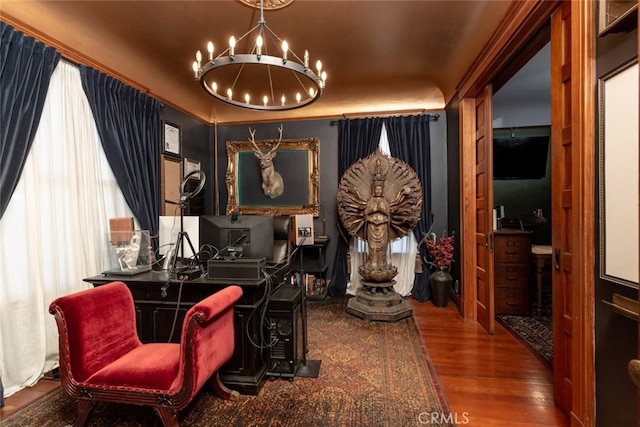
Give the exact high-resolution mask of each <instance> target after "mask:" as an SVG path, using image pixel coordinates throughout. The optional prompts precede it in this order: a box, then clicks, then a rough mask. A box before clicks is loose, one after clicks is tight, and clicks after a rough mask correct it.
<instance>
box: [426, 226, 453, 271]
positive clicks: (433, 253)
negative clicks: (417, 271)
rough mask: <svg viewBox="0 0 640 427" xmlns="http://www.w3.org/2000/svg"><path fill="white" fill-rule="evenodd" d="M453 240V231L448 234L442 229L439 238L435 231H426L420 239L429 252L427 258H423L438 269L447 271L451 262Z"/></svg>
mask: <svg viewBox="0 0 640 427" xmlns="http://www.w3.org/2000/svg"><path fill="white" fill-rule="evenodd" d="M453 242H454V238H453V233H452V234H451V236H448V235H447V232H446V231H444V232H443V233H442V236H441V237H440V239H438V237H437V236H436V233H427V234H426V235H425V236H424V238H423V239H422V243H424V244H425V246H426V247H427V252H428V254H429V259H425V262H426V263H427V264H428V265H430V266H432V267H435V268H436V269H438V270H441V271H447V270H448V269H449V267H451V264H452V263H453Z"/></svg>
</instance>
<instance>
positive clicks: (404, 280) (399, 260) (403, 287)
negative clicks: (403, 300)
mask: <svg viewBox="0 0 640 427" xmlns="http://www.w3.org/2000/svg"><path fill="white" fill-rule="evenodd" d="M379 147H380V150H381V151H382V152H383V153H384V154H387V155H390V154H391V150H390V149H389V140H388V138H387V129H386V127H385V125H384V123H383V124H382V132H381V134H380V144H379ZM417 247H418V243H417V242H416V238H415V237H414V236H413V233H411V232H410V233H409V234H408V235H406V236H405V237H403V238H402V239H398V240H396V241H394V242H392V243H391V245H389V257H390V259H389V261H390V262H391V264H392V265H394V266H396V267H397V268H398V275H397V276H396V277H395V281H396V283H395V285H393V290H395V291H396V292H397V293H398V294H400V295H401V296H403V297H406V296H408V295H411V289H412V288H413V281H414V279H415V268H416V265H415V258H416V252H417ZM366 254H367V243H366V242H365V241H364V240H362V239H359V238H353V239H351V244H350V246H349V258H350V268H351V280H350V281H349V283H347V294H349V295H356V293H357V292H358V290H359V289H361V288H362V279H361V277H360V273H358V268H359V267H360V266H361V265H362V264H364V262H365V258H366Z"/></svg>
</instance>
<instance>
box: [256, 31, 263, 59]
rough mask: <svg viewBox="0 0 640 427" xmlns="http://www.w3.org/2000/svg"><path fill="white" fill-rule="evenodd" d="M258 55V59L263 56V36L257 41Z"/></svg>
mask: <svg viewBox="0 0 640 427" xmlns="http://www.w3.org/2000/svg"><path fill="white" fill-rule="evenodd" d="M256 55H258V58H260V55H262V36H261V35H260V36H258V39H257V40H256Z"/></svg>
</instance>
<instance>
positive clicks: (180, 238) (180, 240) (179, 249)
mask: <svg viewBox="0 0 640 427" xmlns="http://www.w3.org/2000/svg"><path fill="white" fill-rule="evenodd" d="M183 198H184V199H185V200H183ZM186 199H187V198H186V197H181V200H180V204H179V206H180V232H179V233H178V235H177V237H176V246H175V251H174V252H173V260H172V262H171V268H170V269H169V277H174V276H175V273H176V263H177V262H178V253H179V254H180V258H181V259H182V260H183V261H184V239H186V240H187V243H188V244H189V248H190V249H191V253H193V254H194V255H197V254H198V253H197V252H196V250H195V248H194V246H193V243H192V242H191V238H190V237H189V233H187V232H186V231H184V210H185V209H186V207H187V200H186ZM200 270H202V269H201V268H200Z"/></svg>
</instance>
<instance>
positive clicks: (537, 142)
mask: <svg viewBox="0 0 640 427" xmlns="http://www.w3.org/2000/svg"><path fill="white" fill-rule="evenodd" d="M548 155H549V136H525V137H505V138H494V139H493V178H494V179H541V178H544V177H545V176H546V175H547V157H548Z"/></svg>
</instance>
